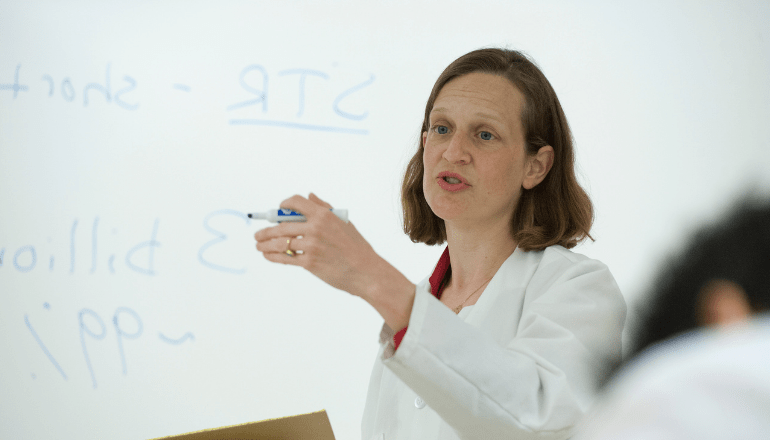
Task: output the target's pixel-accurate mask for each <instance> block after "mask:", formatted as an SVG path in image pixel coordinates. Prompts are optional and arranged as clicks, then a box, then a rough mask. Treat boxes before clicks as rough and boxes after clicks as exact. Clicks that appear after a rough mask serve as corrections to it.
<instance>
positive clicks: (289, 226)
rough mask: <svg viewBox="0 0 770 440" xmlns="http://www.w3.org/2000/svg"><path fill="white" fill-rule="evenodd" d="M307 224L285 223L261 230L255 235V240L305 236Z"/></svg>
mask: <svg viewBox="0 0 770 440" xmlns="http://www.w3.org/2000/svg"><path fill="white" fill-rule="evenodd" d="M306 231H307V224H305V223H304V222H283V223H281V224H279V225H278V226H271V227H269V228H264V229H260V230H259V231H257V232H256V233H254V239H255V240H257V241H267V240H272V239H274V238H278V237H285V238H288V237H296V236H298V235H305V232H306Z"/></svg>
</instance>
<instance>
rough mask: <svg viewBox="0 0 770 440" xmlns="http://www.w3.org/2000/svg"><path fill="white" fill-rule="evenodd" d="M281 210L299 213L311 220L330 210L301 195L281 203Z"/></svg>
mask: <svg viewBox="0 0 770 440" xmlns="http://www.w3.org/2000/svg"><path fill="white" fill-rule="evenodd" d="M280 208H282V209H291V210H292V211H294V212H299V213H300V214H302V215H304V216H305V217H306V218H308V219H311V218H313V217H314V216H315V215H318V214H319V213H320V212H323V211H324V210H325V209H328V208H324V207H323V206H320V205H319V204H318V203H314V202H312V201H310V200H308V199H306V198H304V197H302V196H300V195H294V196H291V197H289V198H288V199H286V200H284V201H283V202H281V205H280Z"/></svg>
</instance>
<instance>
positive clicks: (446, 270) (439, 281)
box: [393, 246, 452, 349]
mask: <svg viewBox="0 0 770 440" xmlns="http://www.w3.org/2000/svg"><path fill="white" fill-rule="evenodd" d="M451 274H452V266H450V265H449V247H448V246H447V247H446V248H445V249H444V253H443V254H441V258H439V260H438V264H436V268H435V269H433V274H432V275H431V276H430V279H429V281H430V293H432V294H433V296H435V297H436V298H438V299H441V292H443V291H444V286H446V283H447V281H448V280H449V276H450V275H451ZM407 328H408V326H407V327H404V328H402V329H401V330H400V331H399V332H398V333H396V334H395V335H393V344H394V345H395V349H398V346H399V345H400V344H401V341H402V340H403V339H404V335H405V334H406V329H407Z"/></svg>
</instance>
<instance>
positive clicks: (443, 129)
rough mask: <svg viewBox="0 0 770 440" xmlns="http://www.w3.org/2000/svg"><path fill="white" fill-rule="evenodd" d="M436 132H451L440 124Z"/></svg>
mask: <svg viewBox="0 0 770 440" xmlns="http://www.w3.org/2000/svg"><path fill="white" fill-rule="evenodd" d="M436 133H438V134H447V133H449V129H448V128H446V127H445V126H443V125H439V126H438V127H436Z"/></svg>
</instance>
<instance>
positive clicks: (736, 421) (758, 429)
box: [573, 315, 770, 440]
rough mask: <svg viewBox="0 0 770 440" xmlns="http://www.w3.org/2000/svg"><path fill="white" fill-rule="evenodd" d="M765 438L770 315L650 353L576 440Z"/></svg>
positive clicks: (768, 431) (769, 414)
mask: <svg viewBox="0 0 770 440" xmlns="http://www.w3.org/2000/svg"><path fill="white" fill-rule="evenodd" d="M603 439H607V440H609V439H612V440H642V439H645V440H647V439H650V440H668V439H688V440H689V439H698V440H707V439H715V440H716V439H719V440H724V439H731V440H733V439H752V440H755V439H770V316H767V315H765V316H763V317H761V318H759V319H756V320H754V321H752V322H750V323H745V324H738V325H734V326H731V327H729V328H726V329H719V330H702V331H698V332H693V333H689V334H686V335H683V336H680V337H678V338H676V339H674V340H671V341H669V342H665V343H662V344H659V345H657V346H654V347H652V348H650V349H649V350H647V351H645V352H644V353H642V354H641V355H640V356H639V357H638V358H637V359H636V360H634V361H633V362H632V364H631V366H630V367H628V368H626V369H624V370H623V371H621V373H620V374H619V376H618V377H617V378H616V379H614V380H613V381H612V383H611V384H610V385H609V386H608V389H607V392H606V393H605V394H604V396H603V397H602V398H601V399H600V400H599V402H598V403H597V405H596V406H595V408H594V409H593V410H592V411H591V412H590V413H589V416H588V417H587V418H586V419H585V420H584V422H583V423H582V424H581V426H580V429H578V434H577V435H575V436H574V437H573V440H603Z"/></svg>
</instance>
